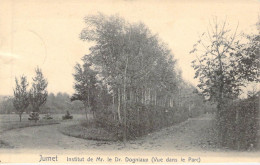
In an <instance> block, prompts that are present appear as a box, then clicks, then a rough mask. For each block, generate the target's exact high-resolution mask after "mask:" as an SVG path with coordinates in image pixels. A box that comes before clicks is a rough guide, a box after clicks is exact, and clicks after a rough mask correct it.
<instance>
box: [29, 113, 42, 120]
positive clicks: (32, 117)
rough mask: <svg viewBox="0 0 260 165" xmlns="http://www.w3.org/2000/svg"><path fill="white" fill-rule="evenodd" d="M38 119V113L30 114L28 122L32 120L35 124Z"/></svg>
mask: <svg viewBox="0 0 260 165" xmlns="http://www.w3.org/2000/svg"><path fill="white" fill-rule="evenodd" d="M39 119H40V116H39V113H38V112H31V113H30V115H29V118H28V120H34V121H35V122H36V121H38V120H39Z"/></svg>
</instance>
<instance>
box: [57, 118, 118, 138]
mask: <svg viewBox="0 0 260 165" xmlns="http://www.w3.org/2000/svg"><path fill="white" fill-rule="evenodd" d="M59 131H60V132H61V133H63V134H64V135H67V136H72V137H76V138H82V139H87V140H97V141H117V140H119V139H118V136H117V133H116V132H112V131H108V130H106V129H105V128H101V127H98V126H97V125H96V122H95V121H93V120H92V121H81V122H80V123H79V124H74V125H70V126H66V127H62V128H60V129H59Z"/></svg>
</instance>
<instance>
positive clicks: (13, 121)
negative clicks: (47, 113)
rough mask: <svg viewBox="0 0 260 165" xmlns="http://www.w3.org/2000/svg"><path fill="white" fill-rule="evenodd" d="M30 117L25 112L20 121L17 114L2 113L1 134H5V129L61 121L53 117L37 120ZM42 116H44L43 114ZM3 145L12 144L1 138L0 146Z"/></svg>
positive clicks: (0, 119) (0, 121) (0, 116)
mask: <svg viewBox="0 0 260 165" xmlns="http://www.w3.org/2000/svg"><path fill="white" fill-rule="evenodd" d="M28 117H29V115H28V114H24V115H23V117H22V121H21V122H20V121H19V116H18V115H17V114H4V115H0V134H3V133H4V132H5V131H9V130H12V129H18V128H25V127H33V126H42V125H51V124H59V123H60V121H59V120H57V119H52V120H44V119H40V120H39V121H37V122H35V121H29V120H28ZM40 117H41V118H42V117H43V115H41V116H40ZM0 138H1V136H0ZM3 147H10V145H9V144H7V143H6V142H4V141H2V140H1V139H0V148H3Z"/></svg>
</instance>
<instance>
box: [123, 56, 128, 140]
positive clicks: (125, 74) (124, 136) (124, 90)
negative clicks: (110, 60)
mask: <svg viewBox="0 0 260 165" xmlns="http://www.w3.org/2000/svg"><path fill="white" fill-rule="evenodd" d="M127 67H128V56H127V59H126V66H125V73H124V89H123V93H124V94H123V99H124V134H123V141H124V144H125V143H126V131H127V126H126V124H127V123H126V120H127V119H126V113H127V112H126V78H127V77H126V76H127Z"/></svg>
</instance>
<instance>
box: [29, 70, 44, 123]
mask: <svg viewBox="0 0 260 165" xmlns="http://www.w3.org/2000/svg"><path fill="white" fill-rule="evenodd" d="M35 72H36V76H35V77H34V78H33V83H32V88H31V89H30V95H29V96H30V97H29V98H30V103H31V105H32V108H33V112H34V113H39V112H40V107H41V106H42V105H43V104H45V103H46V101H47V97H48V92H47V89H46V88H47V86H48V82H47V79H45V78H44V76H43V74H42V71H41V69H40V68H39V67H37V68H36V69H35ZM36 121H37V119H35V122H36Z"/></svg>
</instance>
